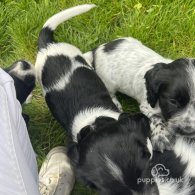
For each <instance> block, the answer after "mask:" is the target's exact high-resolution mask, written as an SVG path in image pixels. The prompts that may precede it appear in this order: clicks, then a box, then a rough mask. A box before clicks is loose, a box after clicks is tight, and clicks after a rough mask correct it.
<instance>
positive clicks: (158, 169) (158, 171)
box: [151, 164, 170, 177]
mask: <svg viewBox="0 0 195 195" xmlns="http://www.w3.org/2000/svg"><path fill="white" fill-rule="evenodd" d="M151 174H152V176H153V177H166V176H168V175H169V174H170V170H169V169H166V167H165V166H164V165H163V164H157V165H155V166H154V167H153V168H152V170H151Z"/></svg>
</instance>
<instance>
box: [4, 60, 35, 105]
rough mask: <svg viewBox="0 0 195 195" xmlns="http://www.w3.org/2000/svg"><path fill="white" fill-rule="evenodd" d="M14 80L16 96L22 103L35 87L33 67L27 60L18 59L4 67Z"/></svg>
mask: <svg viewBox="0 0 195 195" xmlns="http://www.w3.org/2000/svg"><path fill="white" fill-rule="evenodd" d="M4 70H5V71H6V72H7V73H8V74H9V75H10V76H11V77H12V78H13V80H14V86H15V89H16V97H17V99H18V101H19V102H20V104H21V105H22V104H23V103H24V102H25V101H27V100H28V97H29V95H30V94H31V92H32V90H33V89H34V88H35V82H36V78H35V69H34V66H33V65H32V64H30V63H29V62H27V61H24V60H20V61H16V62H14V63H13V64H12V65H11V66H9V67H8V68H5V69H4Z"/></svg>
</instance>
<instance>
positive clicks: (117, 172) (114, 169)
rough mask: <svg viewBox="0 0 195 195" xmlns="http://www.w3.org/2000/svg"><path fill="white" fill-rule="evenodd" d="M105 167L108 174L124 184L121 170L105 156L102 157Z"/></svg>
mask: <svg viewBox="0 0 195 195" xmlns="http://www.w3.org/2000/svg"><path fill="white" fill-rule="evenodd" d="M104 158H105V162H106V166H107V167H108V169H109V171H110V174H111V175H112V176H113V177H114V178H115V179H116V180H118V181H120V182H122V183H124V179H123V173H122V170H121V169H120V168H119V167H118V166H117V165H116V164H115V163H114V162H113V161H112V160H111V159H110V158H109V157H108V156H107V155H104Z"/></svg>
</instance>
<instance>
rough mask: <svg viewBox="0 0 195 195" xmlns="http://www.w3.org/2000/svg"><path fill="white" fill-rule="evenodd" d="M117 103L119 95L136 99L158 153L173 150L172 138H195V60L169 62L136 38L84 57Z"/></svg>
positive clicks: (103, 46)
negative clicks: (175, 136)
mask: <svg viewBox="0 0 195 195" xmlns="http://www.w3.org/2000/svg"><path fill="white" fill-rule="evenodd" d="M84 57H85V59H86V60H88V61H89V62H91V63H92V65H93V66H94V68H95V70H96V72H97V74H98V75H99V76H100V78H101V79H102V80H103V82H104V83H105V85H106V87H107V89H108V90H109V92H110V94H111V96H112V97H113V99H114V101H115V103H116V104H117V105H118V106H119V107H120V103H119V102H118V101H117V99H116V97H115V93H116V92H117V91H119V92H121V93H124V94H126V95H128V96H131V97H133V98H135V99H136V100H137V101H138V103H139V104H140V110H141V111H142V112H143V113H144V114H146V115H147V116H148V117H149V118H150V119H151V129H152V142H153V146H154V149H157V150H160V151H163V150H164V149H170V148H171V147H170V140H171V137H172V135H182V136H190V137H192V136H195V92H194V91H195V60H194V59H178V60H175V61H173V60H170V59H166V58H164V57H162V56H160V55H159V54H157V53H156V52H154V51H153V50H151V49H149V48H148V47H146V46H144V45H143V44H142V43H141V42H140V41H138V40H136V39H134V38H130V37H129V38H120V39H117V40H114V41H112V42H110V43H106V44H103V45H101V46H99V47H97V48H96V49H94V50H93V51H90V52H87V53H86V54H84Z"/></svg>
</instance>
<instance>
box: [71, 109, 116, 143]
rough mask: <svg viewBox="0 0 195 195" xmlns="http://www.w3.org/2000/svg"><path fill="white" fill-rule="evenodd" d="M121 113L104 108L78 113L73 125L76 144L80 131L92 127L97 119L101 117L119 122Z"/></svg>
mask: <svg viewBox="0 0 195 195" xmlns="http://www.w3.org/2000/svg"><path fill="white" fill-rule="evenodd" d="M119 115H120V113H118V112H114V111H112V110H109V109H105V108H102V107H97V108H89V109H86V110H83V111H81V112H80V113H78V114H77V115H76V116H75V118H74V120H73V123H72V137H73V140H74V141H75V142H77V134H78V133H79V132H80V130H81V129H82V128H83V127H85V126H87V125H91V124H92V123H93V122H94V121H95V119H96V118H98V117H100V116H106V117H111V118H114V119H116V120H118V117H119Z"/></svg>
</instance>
